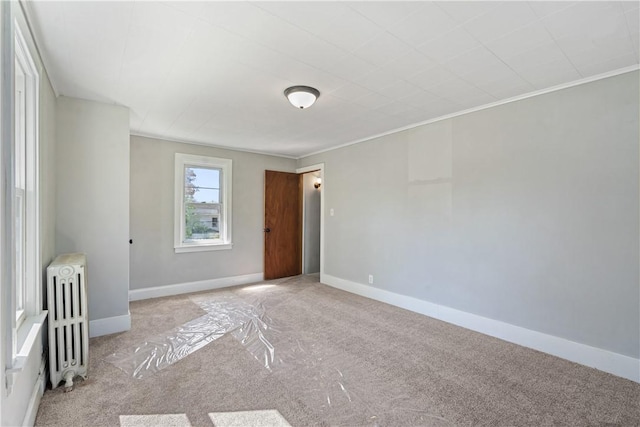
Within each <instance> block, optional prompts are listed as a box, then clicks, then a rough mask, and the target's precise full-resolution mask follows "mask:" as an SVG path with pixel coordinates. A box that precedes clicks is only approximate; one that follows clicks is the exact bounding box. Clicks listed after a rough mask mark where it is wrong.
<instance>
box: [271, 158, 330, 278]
mask: <svg viewBox="0 0 640 427" xmlns="http://www.w3.org/2000/svg"><path fill="white" fill-rule="evenodd" d="M323 178H324V164H318V165H313V166H308V167H305V168H300V169H297V170H296V172H295V173H290V172H277V171H265V193H264V196H265V198H264V200H265V205H264V209H265V210H264V214H265V216H264V219H265V221H264V278H265V280H271V279H277V278H281V277H288V276H294V275H297V274H303V273H304V274H314V273H320V278H322V273H323V271H324V263H323V259H324V232H323V224H324V214H323V211H324V182H323ZM305 184H306V185H305Z"/></svg>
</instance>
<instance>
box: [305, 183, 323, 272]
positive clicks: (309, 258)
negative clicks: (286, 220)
mask: <svg viewBox="0 0 640 427" xmlns="http://www.w3.org/2000/svg"><path fill="white" fill-rule="evenodd" d="M318 177H320V171H316V172H308V173H305V174H304V175H303V176H302V179H303V182H302V191H303V197H304V222H303V226H304V248H303V250H304V254H303V255H304V271H303V273H304V274H311V273H318V272H319V271H320V191H322V190H321V188H322V187H321V188H320V189H317V188H315V187H314V186H313V185H314V184H315V182H316V180H317V179H318Z"/></svg>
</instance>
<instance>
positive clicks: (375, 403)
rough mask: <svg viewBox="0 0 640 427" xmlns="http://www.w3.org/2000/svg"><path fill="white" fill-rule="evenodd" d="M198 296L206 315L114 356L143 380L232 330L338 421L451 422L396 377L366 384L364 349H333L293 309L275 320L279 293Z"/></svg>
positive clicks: (267, 365) (306, 398) (273, 369)
mask: <svg viewBox="0 0 640 427" xmlns="http://www.w3.org/2000/svg"><path fill="white" fill-rule="evenodd" d="M258 286H260V285H258ZM262 286H264V285H262ZM256 288H257V286H256ZM247 289H250V287H249V288H247ZM191 300H192V301H193V302H194V303H196V304H197V305H199V306H200V307H201V308H202V309H203V310H204V311H205V312H206V313H207V314H206V315H203V316H201V317H199V318H197V319H194V320H192V321H190V322H187V323H185V324H184V325H181V326H179V327H177V328H174V329H173V330H171V331H169V332H167V333H165V334H159V335H158V336H156V337H153V338H152V339H149V340H147V341H145V342H143V343H141V344H140V345H137V346H135V347H131V348H128V349H124V350H121V351H118V352H117V353H115V354H112V355H111V356H109V357H108V358H107V361H108V362H110V363H112V364H113V365H115V366H116V367H118V368H120V369H121V370H123V371H124V372H126V373H127V374H129V375H131V376H132V377H134V378H137V379H141V378H144V377H146V376H148V375H150V374H153V373H154V372H157V371H159V370H161V369H164V368H166V367H168V366H170V365H171V364H173V363H175V362H177V361H178V360H180V359H182V358H184V357H186V356H188V355H189V354H191V353H193V352H195V351H197V350H199V349H200V348H202V347H204V346H205V345H207V344H209V343H211V342H213V341H215V340H216V339H218V338H221V337H222V336H224V335H226V334H230V335H231V336H233V337H234V338H235V339H236V340H237V341H238V342H239V343H240V344H241V345H242V346H243V347H244V348H245V349H246V350H247V351H248V352H249V353H250V354H251V355H253V357H254V358H255V359H256V360H258V361H259V362H260V363H261V365H262V366H263V367H264V368H265V369H267V370H269V371H270V372H271V374H272V375H274V376H276V377H278V379H281V381H282V382H284V383H286V382H287V378H292V377H291V376H292V375H293V376H295V377H296V378H305V379H306V380H305V381H303V382H298V383H297V384H296V385H292V387H295V388H294V389H293V390H292V391H293V393H294V394H295V395H296V396H297V398H298V399H299V400H300V401H301V402H303V403H304V404H305V405H306V406H308V407H310V408H312V409H313V410H314V411H317V412H320V413H322V414H323V415H324V416H326V417H327V418H328V419H330V420H331V424H335V425H429V426H450V425H452V424H451V423H450V422H448V421H447V420H445V419H443V418H441V417H438V416H437V415H434V414H431V413H429V412H428V411H424V410H423V409H421V408H411V407H409V405H407V404H405V402H409V401H410V396H405V395H403V393H402V390H398V389H394V388H391V387H389V386H388V382H389V379H388V378H384V376H382V375H381V376H372V375H370V373H368V374H366V375H367V377H373V380H372V379H371V378H368V383H367V384H366V385H365V384H363V382H362V381H360V377H362V376H363V375H365V373H364V372H363V371H362V369H363V367H362V366H361V365H362V363H361V360H360V358H359V357H358V356H355V355H349V354H347V353H344V352H341V353H335V352H331V351H330V350H327V347H326V346H323V345H317V342H316V341H315V340H316V337H307V336H305V337H303V336H299V335H298V334H297V333H296V328H294V327H293V325H291V324H289V323H288V322H287V321H286V320H282V318H286V316H285V317H283V316H279V320H276V319H274V318H273V317H272V316H271V314H273V313H274V312H275V311H277V305H278V304H279V301H277V300H276V301H272V300H270V299H268V298H265V297H264V296H263V294H260V293H258V294H257V295H256V294H251V293H249V294H247V295H242V297H241V296H238V295H236V294H232V293H226V292H215V293H208V294H196V295H194V296H192V297H191ZM280 302H281V301H280ZM353 327H357V325H354V326H353ZM336 338H339V337H336ZM371 381H374V382H375V383H376V384H375V385H376V387H375V389H378V390H380V389H383V390H384V389H388V390H389V395H388V396H385V397H386V399H384V402H386V403H385V404H384V405H383V406H382V407H381V405H380V401H381V399H380V396H371V395H370V393H369V392H368V391H369V389H370V388H371V385H372V384H371ZM354 402H357V403H358V407H366V408H369V411H368V413H367V414H363V413H354V412H353V411H351V409H352V407H353V403H354Z"/></svg>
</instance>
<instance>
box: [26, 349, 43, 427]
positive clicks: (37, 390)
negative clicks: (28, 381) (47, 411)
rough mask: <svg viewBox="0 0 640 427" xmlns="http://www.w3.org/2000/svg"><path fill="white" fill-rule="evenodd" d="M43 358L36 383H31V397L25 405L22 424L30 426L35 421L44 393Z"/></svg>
mask: <svg viewBox="0 0 640 427" xmlns="http://www.w3.org/2000/svg"><path fill="white" fill-rule="evenodd" d="M45 360H46V359H45V358H44V357H43V358H42V362H41V363H40V372H39V374H38V379H37V380H36V383H35V384H34V385H33V390H32V391H31V398H30V399H29V405H28V406H27V412H26V413H25V414H24V419H23V420H22V425H23V426H32V425H34V424H35V422H36V415H38V407H39V406H40V400H41V399H42V395H43V394H44V390H45V388H46V386H47V375H46V369H45V367H46V362H45Z"/></svg>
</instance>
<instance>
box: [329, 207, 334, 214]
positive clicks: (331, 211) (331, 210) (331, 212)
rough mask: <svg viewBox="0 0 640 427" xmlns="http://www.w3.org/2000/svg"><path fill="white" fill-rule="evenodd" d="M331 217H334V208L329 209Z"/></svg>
mask: <svg viewBox="0 0 640 427" xmlns="http://www.w3.org/2000/svg"><path fill="white" fill-rule="evenodd" d="M329 215H331V216H333V208H331V209H329Z"/></svg>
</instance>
